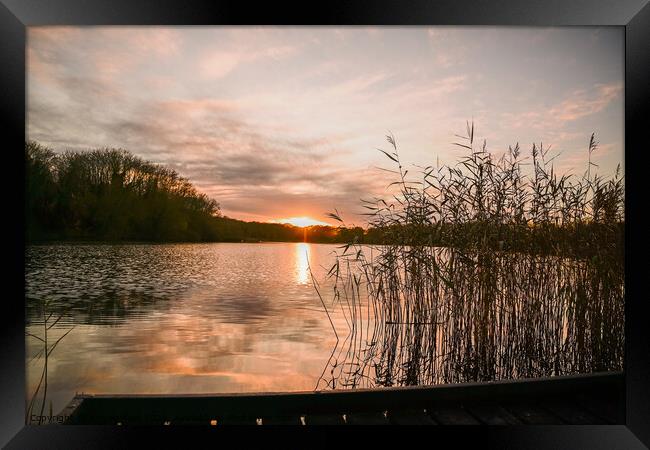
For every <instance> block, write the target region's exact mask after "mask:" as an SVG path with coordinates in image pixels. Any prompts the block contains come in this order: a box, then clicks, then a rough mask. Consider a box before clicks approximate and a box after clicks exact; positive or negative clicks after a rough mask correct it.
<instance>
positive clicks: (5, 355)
mask: <svg viewBox="0 0 650 450" xmlns="http://www.w3.org/2000/svg"><path fill="white" fill-rule="evenodd" d="M194 24H195V25H226V24H227V25H253V24H255V25H262V24H269V25H270V24H274V25H507V26H513V25H520V26H522V25H523V26H591V25H598V26H619V27H624V28H625V161H626V164H625V168H626V173H625V176H626V213H625V215H626V218H625V233H626V245H625V251H626V257H625V258H626V278H625V280H626V281H625V282H626V306H625V316H626V323H625V328H626V346H625V351H626V356H625V379H626V424H625V425H624V426H622V425H611V426H568V425H567V426H536V427H530V426H529V427H500V428H494V427H463V428H462V429H461V428H458V427H434V428H435V429H431V428H428V429H426V430H422V431H419V432H418V433H417V434H418V436H417V438H426V439H427V441H426V442H431V443H432V445H433V444H435V445H445V444H444V443H448V444H453V445H454V447H458V446H463V445H467V444H470V445H472V446H473V447H477V446H479V445H480V447H481V448H554V449H557V448H571V449H578V448H589V449H601V448H602V449H614V448H621V449H634V448H644V444H645V446H650V427H649V426H648V425H647V424H650V388H649V386H648V385H649V384H650V383H649V382H650V369H649V367H650V364H648V361H649V359H650V351H648V344H649V343H650V335H649V333H648V328H649V327H648V326H647V325H646V323H645V322H646V321H647V317H648V316H647V315H646V314H644V312H645V311H646V310H645V303H646V302H647V295H644V292H645V290H644V289H643V288H644V284H643V283H644V279H643V277H644V272H647V269H646V268H647V263H645V261H644V257H645V254H644V252H645V248H646V246H645V245H643V244H644V243H645V240H646V239H645V235H646V234H647V233H644V231H645V230H644V226H643V221H642V218H643V217H642V214H643V203H642V202H644V200H645V193H646V192H647V191H644V190H643V182H642V181H643V178H644V174H643V172H642V171H643V164H642V162H641V158H642V157H643V154H644V151H647V150H646V149H645V148H644V147H643V146H642V141H643V139H644V138H645V137H646V134H645V133H646V132H647V130H648V129H650V127H649V125H650V123H649V122H650V121H649V119H648V117H650V114H649V113H650V107H649V103H648V99H649V97H650V95H649V94H650V81H649V80H650V77H649V76H648V75H649V74H650V5H649V4H648V0H607V1H587V0H574V1H567V0H547V1H545V2H535V1H530V0H529V1H522V0H519V1H518V0H501V1H496V0H493V1H485V0H483V1H476V0H475V1H469V0H455V1H454V0H439V1H431V0H429V1H427V0H408V1H406V0H403V1H394V0H390V1H389V0H382V1H374V2H372V3H370V2H361V1H329V2H302V3H300V4H293V3H289V2H285V3H276V2H260V3H259V4H253V3H252V2H248V1H239V2H235V1H231V0H229V1H224V0H213V1H208V0H192V1H188V0H186V1H182V2H181V1H168V0H140V1H134V0H131V1H129V0H0V63H1V65H0V67H1V70H0V110H1V115H2V119H1V123H2V130H3V139H2V141H0V142H2V144H3V145H2V147H3V150H4V153H3V156H4V157H5V161H6V166H5V173H7V174H10V175H11V176H12V177H9V176H5V178H4V181H5V189H6V194H7V195H6V198H5V201H8V202H9V205H8V206H6V207H5V211H6V213H5V214H6V217H5V219H4V222H5V225H6V226H7V227H8V230H7V234H6V235H5V236H6V237H7V239H6V241H8V243H7V244H6V245H5V253H6V254H8V256H7V258H6V259H7V265H6V266H5V269H4V274H5V277H6V283H7V285H8V286H10V287H11V289H9V290H5V292H7V294H6V295H5V296H4V304H3V306H4V313H3V314H0V316H2V326H1V327H0V333H1V335H2V338H1V341H0V351H2V366H1V367H2V368H1V369H0V373H1V374H2V375H0V376H1V377H2V394H1V396H0V410H1V417H2V420H1V426H0V443H1V444H2V445H8V448H50V447H52V448H53V447H57V448H76V447H79V448H104V447H107V448H108V447H124V446H125V445H126V444H127V443H128V444H130V443H132V442H133V440H136V439H138V440H139V439H146V441H143V442H146V443H148V444H152V443H154V442H155V441H158V442H161V443H164V444H171V443H173V442H185V441H184V440H185V439H186V438H188V437H196V436H197V435H198V434H199V433H201V434H202V433H203V432H200V431H197V430H196V429H194V430H189V431H188V430H183V429H182V428H181V429H179V428H174V429H173V430H172V429H171V428H170V427H167V430H164V432H163V431H162V430H161V429H162V427H161V429H157V428H146V429H133V428H125V427H121V428H118V427H88V426H86V427H83V426H77V427H75V426H70V427H61V426H48V427H37V426H25V425H24V408H25V359H24V354H25V339H24V330H25V308H24V218H23V214H22V211H23V208H24V197H23V187H24V174H23V171H22V168H23V167H24V166H23V164H24V162H23V160H22V156H21V155H22V152H21V151H20V148H21V147H22V146H23V145H24V140H25V87H26V85H25V37H26V27H28V26H36V25H194ZM646 146H647V143H646ZM18 168H20V169H18ZM646 177H647V175H646ZM14 183H17V184H19V185H20V188H15V187H12V186H15V184H14ZM646 276H647V275H646ZM258 428H260V427H258ZM214 432H215V430H211V432H210V434H205V435H203V436H202V437H207V438H209V439H212V440H213V442H214V443H217V442H221V440H222V439H223V437H225V435H228V437H229V438H235V437H236V438H237V439H238V440H241V439H243V438H244V437H245V438H254V439H259V440H263V441H265V442H267V441H268V439H283V440H285V442H287V441H286V439H292V442H295V441H294V440H295V439H301V440H302V439H304V440H305V443H307V445H309V446H311V445H310V444H316V443H319V444H323V443H325V442H329V443H331V444H336V443H340V442H344V441H345V442H351V441H350V438H351V437H350V436H351V435H350V436H349V433H350V430H345V431H343V430H337V433H334V430H329V431H328V432H327V434H325V433H324V432H323V431H322V430H310V431H307V430H302V429H301V430H300V431H297V432H291V433H289V432H288V431H279V430H277V429H273V428H270V429H267V430H266V431H262V430H259V429H256V430H254V431H250V432H246V433H241V431H240V430H237V429H234V430H228V431H226V430H220V431H219V432H220V433H221V434H220V435H215V434H214ZM341 433H345V436H341V435H340V434H341ZM400 433H402V432H400V431H388V430H382V431H376V430H373V431H372V432H371V433H363V436H356V437H357V439H358V438H361V439H362V440H363V443H364V446H365V445H368V446H371V445H374V444H376V443H384V442H385V441H384V439H385V437H386V435H387V434H391V435H394V437H397V438H399V439H404V437H403V436H404V435H402V436H401V437H400ZM314 434H318V435H319V437H318V441H314ZM425 435H426V436H425ZM413 436H415V434H413V433H412V432H410V431H409V433H408V440H409V441H410V440H411V439H414V440H413V443H415V442H416V441H415V439H416V438H415V437H413ZM373 441H375V442H374V443H373Z"/></svg>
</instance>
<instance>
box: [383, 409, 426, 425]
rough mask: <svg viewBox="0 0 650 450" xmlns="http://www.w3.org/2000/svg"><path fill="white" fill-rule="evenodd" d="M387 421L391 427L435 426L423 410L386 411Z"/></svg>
mask: <svg viewBox="0 0 650 450" xmlns="http://www.w3.org/2000/svg"><path fill="white" fill-rule="evenodd" d="M388 421H389V422H390V423H391V424H393V425H437V424H436V422H435V421H434V420H433V419H432V418H431V417H429V416H428V415H427V413H426V411H425V410H424V409H407V410H404V409H402V410H396V411H388Z"/></svg>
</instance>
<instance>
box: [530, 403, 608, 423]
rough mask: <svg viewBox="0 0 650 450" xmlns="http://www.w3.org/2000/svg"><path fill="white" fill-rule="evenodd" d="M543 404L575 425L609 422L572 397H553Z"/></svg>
mask: <svg viewBox="0 0 650 450" xmlns="http://www.w3.org/2000/svg"><path fill="white" fill-rule="evenodd" d="M542 406H543V407H545V408H546V409H547V410H549V411H551V412H552V413H553V414H555V415H556V416H558V417H560V418H561V419H562V420H563V421H565V422H566V423H570V424H573V425H603V424H606V423H607V422H606V421H605V420H603V419H601V418H600V417H597V416H595V415H593V414H591V413H589V412H588V411H587V410H585V409H584V408H582V407H581V406H580V405H578V403H577V401H576V400H574V399H571V398H568V399H559V398H552V399H548V400H543V401H542Z"/></svg>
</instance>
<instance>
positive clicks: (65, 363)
mask: <svg viewBox="0 0 650 450" xmlns="http://www.w3.org/2000/svg"><path fill="white" fill-rule="evenodd" d="M332 249H333V247H332V246H329V245H315V244H200V245H199V244H196V245H185V244H182V245H181V244H175V245H47V246H30V247H28V248H27V250H26V252H27V254H26V257H27V258H26V262H27V264H26V274H25V277H26V302H27V316H28V325H27V332H29V333H32V334H35V335H39V336H40V333H41V329H42V323H41V319H40V317H41V309H40V307H39V305H40V303H41V302H42V301H43V299H46V298H47V299H50V300H49V302H50V307H51V308H52V309H53V310H55V311H57V314H58V313H61V312H65V314H63V317H62V319H61V320H60V321H59V323H58V324H57V327H70V326H72V325H75V326H76V327H75V330H74V332H73V333H71V334H69V335H67V336H66V337H65V339H63V340H62V341H61V342H60V343H59V344H58V347H57V349H56V352H54V353H53V354H52V355H51V356H50V358H49V361H48V366H49V367H48V394H47V395H48V403H47V405H49V401H50V400H51V401H52V405H53V406H52V407H53V411H54V413H55V414H56V413H58V412H59V411H60V410H61V409H62V408H63V407H64V406H65V405H66V404H67V402H68V401H69V400H70V399H71V398H72V397H73V396H74V395H75V393H76V392H87V393H177V394H181V393H216V392H259V391H295V390H311V389H313V388H314V385H315V383H316V380H317V379H318V377H319V376H320V374H321V372H322V368H323V364H324V362H325V361H327V359H328V357H329V355H330V353H331V349H332V347H333V346H334V345H335V341H336V339H335V336H334V334H333V332H332V329H331V326H330V324H329V322H328V321H327V318H326V316H325V315H324V313H323V309H322V305H321V303H320V300H319V299H318V297H317V295H316V293H315V292H314V289H313V286H312V285H311V277H310V273H309V267H310V265H311V270H312V271H313V272H314V275H315V276H317V277H319V278H323V276H324V269H322V267H327V266H329V265H330V264H331V262H332V255H331V252H332ZM341 320H342V319H341ZM343 323H344V322H343ZM343 326H345V325H343ZM62 331H64V330H63V328H62V329H61V330H59V331H58V333H60V332H62ZM40 344H41V342H39V341H37V340H36V339H34V338H30V339H28V341H27V358H28V359H30V358H32V357H33V356H34V355H36V354H37V353H38V352H39V351H40V350H41V349H42V345H40ZM27 371H28V373H27V383H28V389H29V391H28V392H30V393H31V392H34V390H35V389H36V386H37V385H38V383H39V379H40V377H41V366H39V365H36V364H30V365H28V367H27ZM48 408H49V406H48ZM39 409H40V400H39Z"/></svg>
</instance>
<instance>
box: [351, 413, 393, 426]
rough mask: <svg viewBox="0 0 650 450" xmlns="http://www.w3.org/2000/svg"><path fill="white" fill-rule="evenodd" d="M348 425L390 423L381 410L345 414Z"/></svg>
mask: <svg viewBox="0 0 650 450" xmlns="http://www.w3.org/2000/svg"><path fill="white" fill-rule="evenodd" d="M346 419H347V420H346V422H347V424H348V425H390V422H388V419H387V418H386V416H385V415H384V413H383V412H362V413H352V414H346Z"/></svg>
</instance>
